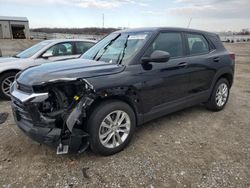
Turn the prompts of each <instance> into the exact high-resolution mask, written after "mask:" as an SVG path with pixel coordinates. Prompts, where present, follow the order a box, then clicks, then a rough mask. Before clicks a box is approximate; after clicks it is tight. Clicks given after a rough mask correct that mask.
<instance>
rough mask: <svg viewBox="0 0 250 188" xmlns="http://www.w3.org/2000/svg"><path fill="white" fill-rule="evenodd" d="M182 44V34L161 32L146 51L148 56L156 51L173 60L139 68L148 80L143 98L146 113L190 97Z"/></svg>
mask: <svg viewBox="0 0 250 188" xmlns="http://www.w3.org/2000/svg"><path fill="white" fill-rule="evenodd" d="M183 44H184V43H183V35H182V33H180V32H166V33H160V34H159V35H158V36H157V38H156V39H155V40H154V42H153V43H152V44H151V45H150V47H149V48H148V50H147V51H146V53H145V55H144V56H145V57H149V56H150V55H151V54H152V52H154V51H155V50H161V51H165V52H168V53H169V54H170V56H171V58H170V60H169V61H168V62H165V63H156V62H154V63H153V62H151V63H148V64H142V65H140V66H141V67H142V73H141V76H142V77H143V79H144V80H145V81H144V87H143V88H144V89H143V91H141V98H142V100H143V101H147V102H145V103H144V104H145V105H144V110H145V112H144V113H147V112H149V111H151V110H152V109H155V108H157V107H159V108H160V107H162V106H164V105H167V104H169V103H171V102H174V101H177V100H179V99H182V98H184V97H187V96H188V87H187V86H188V82H189V74H188V69H187V63H186V58H185V57H184V54H185V50H184V49H185V48H184V45H183Z"/></svg>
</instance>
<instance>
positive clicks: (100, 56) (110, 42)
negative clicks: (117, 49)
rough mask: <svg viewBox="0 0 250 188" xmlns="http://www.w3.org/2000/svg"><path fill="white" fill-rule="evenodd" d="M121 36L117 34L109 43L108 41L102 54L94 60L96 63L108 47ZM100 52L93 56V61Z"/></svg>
mask: <svg viewBox="0 0 250 188" xmlns="http://www.w3.org/2000/svg"><path fill="white" fill-rule="evenodd" d="M120 36H121V33H119V34H118V35H117V36H116V37H115V38H113V39H112V40H111V41H109V43H108V44H107V45H106V46H105V47H104V49H103V52H102V54H101V55H100V56H99V57H98V58H97V59H96V61H99V60H100V59H101V57H102V56H103V54H104V53H105V52H106V51H107V49H108V47H109V46H111V45H112V44H113V42H114V41H115V40H116V39H117V38H119V37H120ZM99 52H100V50H99V51H98V52H97V53H96V54H95V56H94V57H93V60H95V58H96V56H97V55H98V54H99Z"/></svg>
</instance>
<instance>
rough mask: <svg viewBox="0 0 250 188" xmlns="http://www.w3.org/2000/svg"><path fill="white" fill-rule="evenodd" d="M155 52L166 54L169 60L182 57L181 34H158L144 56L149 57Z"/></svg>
mask: <svg viewBox="0 0 250 188" xmlns="http://www.w3.org/2000/svg"><path fill="white" fill-rule="evenodd" d="M156 50H161V51H165V52H168V53H169V54H170V56H171V58H176V57H182V56H183V45H182V37H181V33H160V34H159V35H158V37H157V38H156V39H155V41H154V42H153V43H152V44H151V45H150V46H149V48H148V50H147V51H146V54H145V56H146V57H150V55H151V54H152V53H153V52H154V51H156Z"/></svg>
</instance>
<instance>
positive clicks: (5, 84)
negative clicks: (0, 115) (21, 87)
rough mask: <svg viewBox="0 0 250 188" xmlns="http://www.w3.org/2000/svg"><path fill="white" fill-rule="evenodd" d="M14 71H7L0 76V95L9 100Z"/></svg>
mask: <svg viewBox="0 0 250 188" xmlns="http://www.w3.org/2000/svg"><path fill="white" fill-rule="evenodd" d="M15 76H16V72H7V73H4V74H2V75H1V76H0V86H1V87H0V97H1V98H2V99H5V100H10V86H11V85H12V84H13V82H14V80H15Z"/></svg>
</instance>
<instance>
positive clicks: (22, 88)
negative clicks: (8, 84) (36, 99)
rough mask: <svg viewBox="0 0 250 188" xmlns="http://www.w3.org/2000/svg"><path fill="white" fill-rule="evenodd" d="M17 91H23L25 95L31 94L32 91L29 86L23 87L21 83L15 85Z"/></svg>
mask: <svg viewBox="0 0 250 188" xmlns="http://www.w3.org/2000/svg"><path fill="white" fill-rule="evenodd" d="M17 89H18V90H20V91H23V92H25V93H32V92H33V89H32V87H31V86H27V85H24V84H21V83H17Z"/></svg>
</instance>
